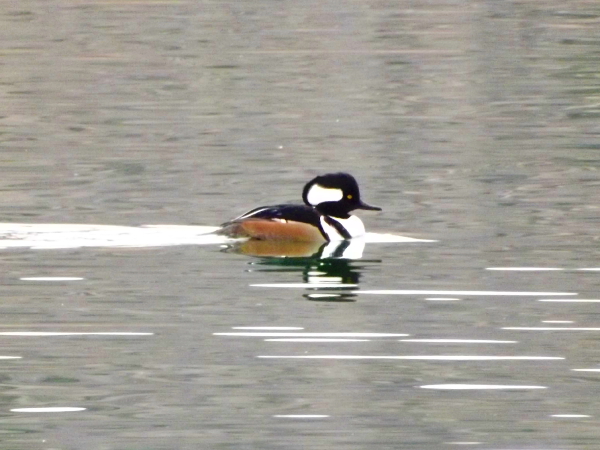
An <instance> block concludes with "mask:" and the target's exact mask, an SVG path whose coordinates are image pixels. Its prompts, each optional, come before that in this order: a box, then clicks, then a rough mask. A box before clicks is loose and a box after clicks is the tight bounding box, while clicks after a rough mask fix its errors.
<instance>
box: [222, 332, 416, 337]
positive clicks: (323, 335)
mask: <svg viewBox="0 0 600 450" xmlns="http://www.w3.org/2000/svg"><path fill="white" fill-rule="evenodd" d="M213 335H214V336H253V337H305V338H306V337H322V338H323V337H324V338H354V337H357V338H363V337H402V336H409V335H408V334H402V333H401V334H398V333H260V332H257V333H252V332H248V333H244V332H240V333H213Z"/></svg>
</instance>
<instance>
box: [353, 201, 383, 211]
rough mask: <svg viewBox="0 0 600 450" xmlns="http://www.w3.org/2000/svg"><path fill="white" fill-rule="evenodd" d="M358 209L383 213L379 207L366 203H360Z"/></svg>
mask: <svg viewBox="0 0 600 450" xmlns="http://www.w3.org/2000/svg"><path fill="white" fill-rule="evenodd" d="M358 209H368V210H369V211H381V208H380V207H379V206H371V205H367V204H366V203H365V202H360V206H359V207H358Z"/></svg>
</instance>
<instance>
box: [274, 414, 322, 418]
mask: <svg viewBox="0 0 600 450" xmlns="http://www.w3.org/2000/svg"><path fill="white" fill-rule="evenodd" d="M273 417H278V418H282V419H324V418H327V417H329V416H328V415H325V414H277V415H275V416H273Z"/></svg>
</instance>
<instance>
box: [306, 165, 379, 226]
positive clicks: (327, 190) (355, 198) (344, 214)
mask: <svg viewBox="0 0 600 450" xmlns="http://www.w3.org/2000/svg"><path fill="white" fill-rule="evenodd" d="M302 199H303V200H304V203H306V204H307V205H309V206H313V207H314V208H316V210H317V211H319V213H321V214H324V215H327V216H332V217H340V218H342V219H344V218H348V217H349V215H350V214H349V213H350V211H354V210H355V209H368V210H372V211H381V208H379V207H377V206H371V205H367V204H366V203H364V202H363V201H362V200H361V199H360V192H359V190H358V183H357V182H356V180H355V179H354V177H353V176H352V175H350V174H348V173H343V172H338V173H328V174H325V175H320V176H318V177H316V178H313V179H312V180H310V181H309V182H308V183H307V184H306V186H304V190H303V191H302Z"/></svg>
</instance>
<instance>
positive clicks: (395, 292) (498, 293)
mask: <svg viewBox="0 0 600 450" xmlns="http://www.w3.org/2000/svg"><path fill="white" fill-rule="evenodd" d="M252 286H256V285H252ZM278 287H285V285H281V286H278ZM352 293H353V294H376V295H461V296H462V295H473V296H486V295H491V296H518V297H540V296H543V295H548V296H550V295H577V294H576V293H572V292H529V291H425V290H412V289H398V290H393V289H391V290H384V289H382V290H370V291H352Z"/></svg>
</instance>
